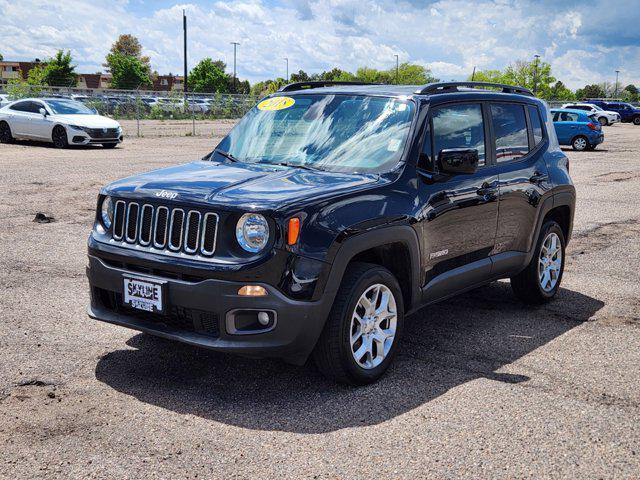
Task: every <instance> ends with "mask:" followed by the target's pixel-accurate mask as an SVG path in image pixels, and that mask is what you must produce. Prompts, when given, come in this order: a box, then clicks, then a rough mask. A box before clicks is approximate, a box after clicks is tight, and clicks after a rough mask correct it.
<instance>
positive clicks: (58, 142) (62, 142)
mask: <svg viewBox="0 0 640 480" xmlns="http://www.w3.org/2000/svg"><path fill="white" fill-rule="evenodd" d="M51 140H53V145H54V146H55V147H56V148H66V147H68V146H69V139H68V138H67V131H66V130H65V128H64V127H63V126H61V125H56V126H55V127H54V128H53V133H52V134H51Z"/></svg>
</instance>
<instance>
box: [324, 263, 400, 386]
mask: <svg viewBox="0 0 640 480" xmlns="http://www.w3.org/2000/svg"><path fill="white" fill-rule="evenodd" d="M403 325H404V305H403V302H402V292H401V290H400V286H399V285H398V281H397V280H396V278H395V277H394V276H393V274H391V272H389V270H387V269H386V268H384V267H381V266H379V265H373V264H369V263H353V264H351V265H349V266H348V267H347V272H346V274H345V276H344V279H343V280H342V283H341V284H340V289H339V290H338V293H337V295H336V298H335V300H334V303H333V307H332V309H331V313H330V314H329V318H328V319H327V323H326V324H325V327H324V330H323V331H322V334H321V335H320V338H319V339H318V344H317V345H316V348H315V350H314V352H313V356H314V360H315V362H316V365H317V366H318V368H319V369H320V371H321V372H322V373H323V374H324V375H325V376H326V377H327V378H330V379H332V380H335V381H337V382H340V383H346V384H349V385H366V384H369V383H372V382H375V381H376V380H378V379H379V378H380V377H381V376H382V375H383V374H384V372H385V371H386V369H387V368H388V367H389V364H390V363H391V361H392V360H393V357H394V356H395V354H396V351H397V349H398V344H399V342H400V338H401V335H402V329H403Z"/></svg>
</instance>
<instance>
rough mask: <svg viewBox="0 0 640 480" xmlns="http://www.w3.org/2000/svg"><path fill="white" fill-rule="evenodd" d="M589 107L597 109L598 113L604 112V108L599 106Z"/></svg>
mask: <svg viewBox="0 0 640 480" xmlns="http://www.w3.org/2000/svg"><path fill="white" fill-rule="evenodd" d="M589 106H590V107H593V108H595V109H596V110H597V111H599V112H602V111H603V110H602V108H601V107H599V106H598V105H589Z"/></svg>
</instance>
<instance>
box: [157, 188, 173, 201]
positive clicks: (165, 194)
mask: <svg viewBox="0 0 640 480" xmlns="http://www.w3.org/2000/svg"><path fill="white" fill-rule="evenodd" d="M177 196H178V192H170V191H169V190H160V191H159V192H156V197H158V198H166V199H168V200H174V199H175V198H176V197H177Z"/></svg>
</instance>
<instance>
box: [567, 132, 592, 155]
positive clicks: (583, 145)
mask: <svg viewBox="0 0 640 480" xmlns="http://www.w3.org/2000/svg"><path fill="white" fill-rule="evenodd" d="M571 146H572V147H573V149H574V150H577V151H578V152H581V151H583V150H586V149H587V148H588V147H589V140H587V137H583V136H582V135H580V136H577V137H576V138H574V139H573V141H572V142H571Z"/></svg>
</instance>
